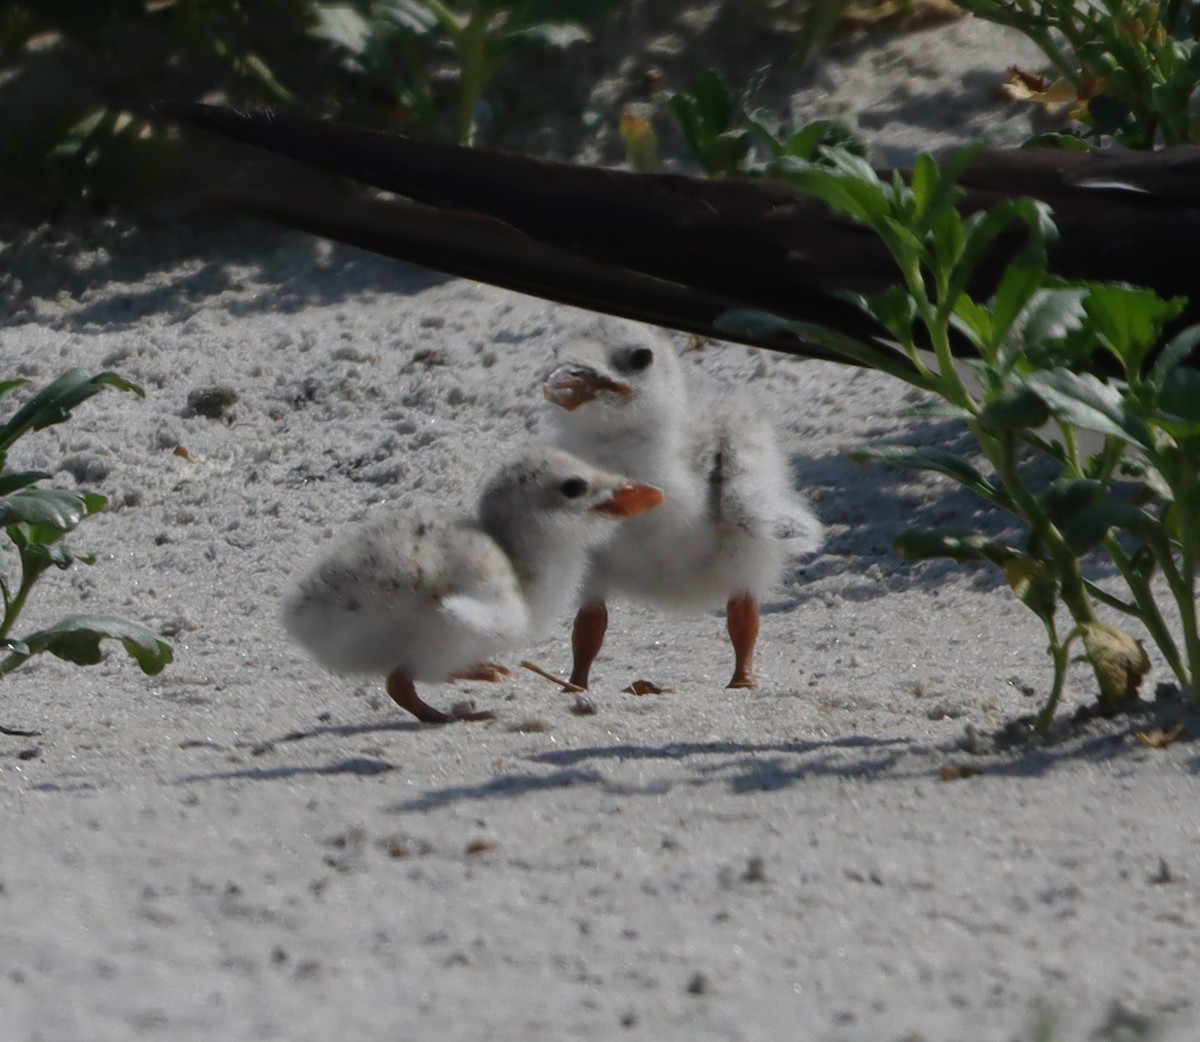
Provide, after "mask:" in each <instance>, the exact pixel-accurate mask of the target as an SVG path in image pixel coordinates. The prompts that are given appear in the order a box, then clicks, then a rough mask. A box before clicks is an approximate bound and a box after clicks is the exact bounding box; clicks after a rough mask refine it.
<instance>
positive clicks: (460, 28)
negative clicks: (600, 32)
mask: <svg viewBox="0 0 1200 1042" xmlns="http://www.w3.org/2000/svg"><path fill="white" fill-rule="evenodd" d="M597 6H598V5H597V3H596V2H595V0H592V3H590V4H587V5H581V4H580V3H578V2H576V3H575V4H569V5H564V4H557V5H552V4H548V3H544V2H539V0H517V2H515V3H514V2H502V0H471V2H468V3H460V4H456V5H451V4H447V3H443V2H442V0H367V2H360V3H358V4H354V5H351V4H349V3H343V4H330V5H326V6H324V7H323V8H322V9H321V10H319V11H318V27H317V30H316V32H317V35H319V36H322V37H324V38H325V39H327V40H329V41H330V42H332V43H333V44H335V45H336V46H337V47H338V48H339V50H340V52H341V54H342V58H343V67H344V69H345V70H346V71H347V72H348V73H349V74H350V76H351V77H352V78H353V79H354V80H355V81H357V82H359V83H360V84H361V89H362V90H363V92H364V93H367V94H371V95H374V96H377V97H382V98H383V100H384V102H385V105H386V106H387V107H388V108H389V109H391V110H392V111H393V112H394V113H395V115H396V117H397V118H398V119H399V120H400V121H401V123H403V124H404V125H406V126H407V127H408V128H409V129H411V130H414V131H417V132H420V133H423V134H425V135H426V136H430V137H436V138H441V139H444V140H449V141H455V142H461V143H467V144H474V143H476V142H477V141H478V140H479V139H481V138H484V137H488V138H494V137H496V136H497V134H496V124H497V122H498V120H497V113H496V111H495V108H496V106H495V104H494V103H490V102H489V101H488V100H487V97H486V95H487V92H488V88H489V86H490V85H491V83H492V81H493V79H494V77H495V75H496V72H497V71H498V70H499V69H500V67H501V66H502V65H503V64H505V63H506V62H507V61H508V59H509V57H510V52H511V51H512V50H513V48H515V47H518V46H522V45H533V46H537V47H542V48H552V49H559V50H561V49H565V48H567V47H570V46H572V45H574V44H577V43H580V42H583V41H586V40H588V39H590V37H589V35H588V32H587V30H586V29H585V28H584V26H583V24H582V22H581V21H579V20H574V19H570V18H563V10H564V8H566V7H571V8H574V9H577V10H579V13H580V16H581V17H582V16H583V15H584V14H585V13H594V12H586V11H585V10H582V9H581V8H595V7H597ZM599 6H604V5H599ZM552 12H553V14H552ZM489 127H490V128H491V130H490V131H488V130H486V129H484V128H489Z"/></svg>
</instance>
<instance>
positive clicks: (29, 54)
mask: <svg viewBox="0 0 1200 1042" xmlns="http://www.w3.org/2000/svg"><path fill="white" fill-rule="evenodd" d="M318 6H319V5H318V4H316V3H315V0H262V2H261V3H255V4H249V3H246V2H245V0H112V2H108V3H94V2H92V0H12V2H10V3H8V4H6V5H4V10H3V13H0V180H2V181H3V183H4V185H5V187H6V191H8V192H9V193H10V194H11V193H12V192H13V191H14V190H17V189H19V190H22V191H23V192H25V193H27V194H30V195H31V196H34V197H36V198H40V199H47V198H57V199H71V198H76V197H85V198H89V199H92V200H100V201H105V200H110V199H125V198H132V197H137V196H139V195H141V194H142V193H144V192H145V191H147V190H148V189H150V188H155V187H161V186H162V185H163V184H164V183H167V182H169V181H170V180H171V179H173V178H174V177H177V176H179V175H180V173H181V171H182V167H183V164H182V163H181V162H180V161H179V160H178V159H177V157H176V154H175V152H174V149H173V147H172V145H171V143H170V142H169V141H167V139H165V138H164V137H163V136H162V135H161V134H160V133H159V132H158V129H157V127H156V126H155V124H154V123H153V122H152V121H151V120H150V119H148V105H149V102H150V101H152V100H153V99H154V98H157V97H162V96H164V95H165V96H177V97H180V96H181V97H194V96H198V95H201V94H204V93H208V92H213V91H221V92H224V93H226V94H227V96H229V97H231V98H232V99H233V100H236V101H239V102H246V101H252V102H263V101H269V102H276V103H280V102H282V103H287V102H292V101H295V100H298V99H299V98H302V97H303V98H304V99H306V100H307V101H308V102H309V103H312V101H313V99H314V96H315V97H316V98H318V99H319V95H314V92H312V91H310V90H300V89H298V88H297V85H302V86H304V87H306V88H307V87H308V85H310V84H314V83H321V82H325V83H329V82H330V80H331V77H332V74H333V71H334V66H333V63H332V61H331V60H330V58H329V55H328V50H329V49H328V46H327V45H326V44H325V43H323V42H321V41H318V40H316V39H314V38H312V37H311V36H309V33H308V29H309V21H310V19H311V17H312V10H313V9H314V8H315V7H318ZM322 65H324V67H325V68H326V70H327V75H325V76H324V77H322V76H321V75H320V73H319V70H320V69H321V67H322ZM300 70H303V71H302V73H301V71H300ZM288 83H291V84H292V85H293V86H291V87H289V86H287V85H286V84H288Z"/></svg>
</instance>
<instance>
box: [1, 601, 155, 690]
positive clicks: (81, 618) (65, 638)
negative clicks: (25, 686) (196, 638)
mask: <svg viewBox="0 0 1200 1042" xmlns="http://www.w3.org/2000/svg"><path fill="white" fill-rule="evenodd" d="M105 639H112V640H119V641H120V642H121V643H122V644H123V645H124V647H125V650H126V651H127V652H129V654H130V655H131V656H132V657H133V658H134V659H135V660H136V661H137V664H138V665H139V666H140V667H141V670H142V672H143V673H148V674H150V675H151V676H153V675H155V674H157V673H160V672H161V671H162V670H163V668H164V667H165V666H166V665H167V663H169V662H171V661H172V659H173V658H174V653H173V652H172V650H171V645H170V644H168V643H167V642H166V641H165V640H162V639H161V638H160V637H159V636H158V635H157V634H156V633H154V632H152V631H151V630H149V629H147V628H146V627H145V626H139V625H137V624H136V623H133V622H126V621H125V620H124V619H118V618H115V617H113V616H111V615H68V616H67V617H66V618H64V619H60V620H59V621H58V622H56V623H55V624H54V625H53V626H50V627H48V628H46V629H44V630H38V631H37V632H36V633H30V634H27V635H26V636H25V637H23V638H22V641H23V643H24V644H25V645H26V646H27V647H28V649H29V651H28V654H27V655H24V656H23V657H24V658H28V657H29V655H36V654H38V653H39V652H42V651H48V652H50V654H52V655H56V656H58V657H59V658H61V659H66V660H67V661H68V662H74V663H75V664H76V665H80V666H93V665H95V664H96V663H97V662H99V661H100V660H101V658H102V655H101V651H100V642H101V641H102V640H105ZM10 668H11V667H10ZM5 672H8V670H7V669H6V670H5Z"/></svg>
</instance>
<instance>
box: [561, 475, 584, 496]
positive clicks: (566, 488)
mask: <svg viewBox="0 0 1200 1042" xmlns="http://www.w3.org/2000/svg"><path fill="white" fill-rule="evenodd" d="M587 487H588V483H587V482H586V481H584V480H583V478H567V480H566V481H564V482H563V483H562V484H561V485H560V486H559V490H560V491H561V492H562V494H563V495H564V496H566V497H567V499H578V498H579V497H580V496H582V495H583V494H584V493H585V492H586V491H587Z"/></svg>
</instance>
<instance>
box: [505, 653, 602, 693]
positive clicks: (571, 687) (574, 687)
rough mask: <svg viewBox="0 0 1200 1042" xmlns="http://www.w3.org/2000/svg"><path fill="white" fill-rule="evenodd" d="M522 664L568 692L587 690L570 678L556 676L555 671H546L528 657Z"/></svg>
mask: <svg viewBox="0 0 1200 1042" xmlns="http://www.w3.org/2000/svg"><path fill="white" fill-rule="evenodd" d="M521 665H522V666H523V667H524V668H525V669H527V670H529V672H531V673H536V674H537V675H538V676H539V677H541V678H542V679H544V680H549V681H550V683H551V684H557V685H558V686H559V687H561V688H562V689H563V690H564V691H565V692H567V694H578V693H579V692H580V691H586V690H587V688H586V687H580V686H579V685H578V684H572V683H571V682H570V681H569V680H563V678H562V677H556V676H555V675H554V674H553V673H548V672H546V670H544V669H542V667H541V666H539V665H538V664H537V663H536V662H530V661H529V660H528V659H524V660H522V662H521Z"/></svg>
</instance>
